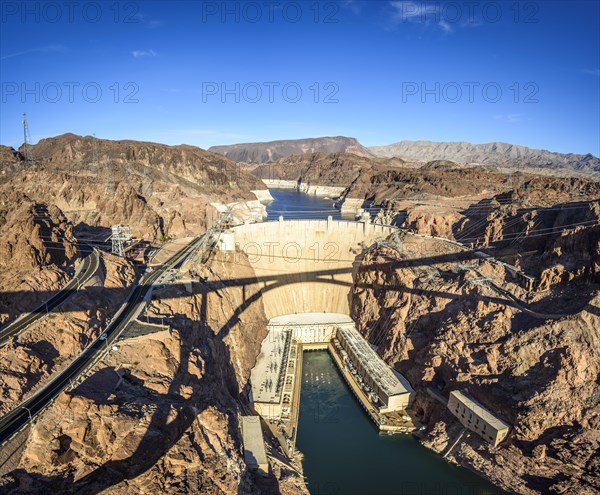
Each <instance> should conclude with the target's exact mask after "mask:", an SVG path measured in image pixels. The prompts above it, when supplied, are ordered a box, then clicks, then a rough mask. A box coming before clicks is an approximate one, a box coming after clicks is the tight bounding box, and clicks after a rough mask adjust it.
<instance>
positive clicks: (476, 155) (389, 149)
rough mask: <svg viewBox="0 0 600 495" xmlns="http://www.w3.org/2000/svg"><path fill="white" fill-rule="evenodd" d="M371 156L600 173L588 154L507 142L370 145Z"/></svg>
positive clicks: (596, 161)
mask: <svg viewBox="0 0 600 495" xmlns="http://www.w3.org/2000/svg"><path fill="white" fill-rule="evenodd" d="M368 149H369V151H371V152H372V153H373V154H374V155H376V156H380V157H385V158H391V157H398V158H402V159H404V160H423V161H432V160H452V161H454V162H457V163H485V164H496V165H511V166H515V165H516V166H518V165H532V166H537V167H544V168H565V167H566V168H572V169H574V170H580V171H595V172H600V159H599V158H597V157H595V156H594V155H592V154H589V153H588V154H587V155H578V154H574V153H555V152H552V151H547V150H536V149H532V148H528V147H526V146H519V145H515V144H509V143H499V142H494V143H486V144H472V143H466V142H434V141H400V142H398V143H394V144H390V145H387V146H370V147H369V148H368Z"/></svg>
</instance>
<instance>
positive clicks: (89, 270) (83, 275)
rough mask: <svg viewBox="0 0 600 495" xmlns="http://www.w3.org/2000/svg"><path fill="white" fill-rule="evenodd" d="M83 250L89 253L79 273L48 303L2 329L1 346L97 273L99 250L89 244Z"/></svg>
mask: <svg viewBox="0 0 600 495" xmlns="http://www.w3.org/2000/svg"><path fill="white" fill-rule="evenodd" d="M81 252H82V254H83V253H87V254H86V255H85V257H84V258H83V264H82V266H81V269H80V270H79V273H78V274H77V275H76V276H75V277H73V278H72V279H71V280H70V281H69V283H68V284H67V285H66V286H65V287H63V288H62V289H61V290H60V292H58V293H57V294H56V295H55V296H53V297H52V298H50V299H49V300H48V301H47V302H46V303H44V304H42V305H41V306H39V307H38V308H36V309H34V310H33V311H32V312H31V313H29V314H28V315H27V316H25V317H23V318H20V319H18V320H15V321H13V322H11V323H9V324H8V325H6V326H5V327H3V328H2V329H0V347H2V346H3V345H5V344H7V343H8V342H9V340H10V339H12V338H13V337H16V336H18V335H19V334H20V333H21V332H23V331H24V330H25V329H26V328H27V327H28V326H29V325H31V324H32V323H35V322H36V321H38V320H40V319H42V318H43V317H45V316H46V315H47V314H48V313H49V312H50V311H52V310H53V309H54V308H56V307H57V306H58V305H59V304H61V303H62V302H63V301H65V300H66V299H68V298H69V297H70V296H71V295H72V294H73V293H74V292H75V290H77V288H78V287H80V286H81V285H83V284H85V283H86V282H87V281H88V280H89V279H90V278H91V277H92V276H93V275H94V274H95V273H96V270H98V267H99V266H100V255H99V254H98V251H97V250H96V249H92V248H90V247H89V246H81Z"/></svg>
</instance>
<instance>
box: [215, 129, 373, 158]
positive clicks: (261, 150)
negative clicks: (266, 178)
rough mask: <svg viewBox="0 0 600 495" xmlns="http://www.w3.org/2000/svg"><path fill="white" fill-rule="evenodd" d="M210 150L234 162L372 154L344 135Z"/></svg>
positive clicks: (239, 145) (219, 147) (236, 145)
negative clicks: (306, 155) (316, 154)
mask: <svg viewBox="0 0 600 495" xmlns="http://www.w3.org/2000/svg"><path fill="white" fill-rule="evenodd" d="M208 151H213V152H214V153H219V154H221V155H224V156H226V157H227V158H229V159H230V160H233V161H234V162H243V163H267V162H274V161H276V160H279V159H281V158H285V157H287V156H290V155H298V154H302V153H316V152H321V153H352V154H355V155H359V156H372V155H371V153H370V152H369V150H367V149H366V148H365V147H364V146H362V145H361V144H360V143H359V142H358V141H357V140H356V139H354V138H349V137H343V136H337V137H320V138H312V139H293V140H287V141H270V142H267V143H242V144H232V145H228V146H212V147H210V148H209V149H208Z"/></svg>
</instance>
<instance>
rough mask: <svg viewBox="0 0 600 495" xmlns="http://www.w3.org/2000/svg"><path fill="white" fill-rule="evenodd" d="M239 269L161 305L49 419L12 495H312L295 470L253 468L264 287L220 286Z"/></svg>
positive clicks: (242, 271) (31, 444)
mask: <svg viewBox="0 0 600 495" xmlns="http://www.w3.org/2000/svg"><path fill="white" fill-rule="evenodd" d="M230 261H231V260H229V259H228V258H226V257H217V259H215V260H214V262H213V267H214V268H215V270H218V272H219V275H216V272H215V270H213V269H210V270H209V269H206V271H205V273H204V274H203V278H205V281H204V282H202V283H197V282H194V283H193V285H192V286H187V287H186V284H176V285H173V286H168V287H167V288H165V289H162V290H160V291H158V292H156V293H155V294H154V297H153V299H154V301H153V303H152V305H151V308H150V310H149V312H148V313H149V317H148V319H149V323H147V324H143V323H140V324H138V325H137V332H136V335H131V336H127V334H126V335H125V339H124V340H122V341H121V342H120V343H119V344H118V350H116V351H111V353H110V355H109V356H108V357H107V358H105V359H104V360H102V361H101V362H100V363H99V364H98V365H97V366H96V367H95V368H94V369H93V371H92V373H91V376H89V377H88V378H87V379H86V380H85V381H83V383H82V384H81V385H79V386H78V387H76V388H75V389H74V390H72V391H68V392H65V393H63V394H61V396H60V397H59V399H58V400H57V402H56V403H55V404H54V405H52V406H51V407H50V408H49V409H48V410H46V411H45V412H44V413H43V414H42V416H41V418H40V419H39V421H38V422H37V423H36V425H35V427H34V428H33V429H32V431H31V433H30V435H29V439H28V440H27V444H26V448H25V451H24V454H23V455H22V457H21V462H20V465H19V467H18V468H17V469H16V470H14V471H12V472H11V473H10V474H9V475H7V476H6V477H5V478H3V480H2V481H1V482H0V483H2V484H0V486H1V487H2V488H1V489H2V491H3V493H9V494H11V493H40V492H41V491H42V492H43V491H52V493H73V491H76V492H77V493H81V494H84V493H99V492H102V493H115V494H125V493H157V492H161V493H194V494H195V493H198V494H210V495H217V494H242V493H282V494H307V491H306V489H305V488H304V485H303V480H302V478H301V476H299V474H298V472H297V469H298V466H292V465H289V466H287V467H286V465H285V464H281V463H273V462H272V465H273V469H272V472H271V474H270V476H269V477H268V478H266V479H261V478H260V477H256V476H254V475H252V474H250V473H249V472H247V471H246V468H245V464H244V461H243V450H242V446H241V434H240V426H239V423H238V421H239V415H240V414H241V413H243V412H244V410H245V409H246V407H247V399H246V398H245V395H244V394H243V387H244V384H245V383H247V380H248V377H249V373H250V369H251V368H252V366H253V365H254V359H255V357H256V355H258V353H259V350H260V344H261V341H262V339H263V338H264V336H265V335H266V326H265V325H266V319H265V316H264V311H263V309H262V302H261V300H260V298H257V297H256V294H257V291H258V290H259V287H258V285H257V284H249V285H246V286H245V287H225V286H224V284H222V283H221V282H220V277H225V278H235V277H253V271H252V269H251V268H250V266H249V265H248V264H246V263H244V262H241V263H237V262H236V264H232V263H230ZM187 288H191V289H192V292H188V290H187ZM163 324H164V325H165V326H161V325H163ZM65 418H68V421H65ZM49 446H50V448H49ZM269 450H270V451H271V455H274V456H276V457H277V456H278V454H277V451H276V448H275V447H274V446H273V445H270V447H269Z"/></svg>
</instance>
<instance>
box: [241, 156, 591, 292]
mask: <svg viewBox="0 0 600 495" xmlns="http://www.w3.org/2000/svg"><path fill="white" fill-rule="evenodd" d="M253 173H254V174H255V175H257V176H258V177H261V178H270V179H271V178H272V179H284V180H289V181H298V182H299V183H303V184H310V185H326V186H340V187H345V190H344V192H343V193H342V195H341V198H340V200H339V203H340V204H341V206H342V208H344V203H348V204H351V205H354V204H358V205H362V206H363V207H368V208H370V209H371V211H373V213H375V212H376V215H375V216H374V221H376V222H383V223H390V224H396V225H402V226H404V227H406V228H408V229H409V230H410V231H412V232H415V233H418V234H424V235H434V236H440V237H444V238H448V239H456V240H460V241H461V242H463V243H465V244H467V245H473V246H475V247H477V248H479V249H481V248H489V249H494V250H496V251H494V252H495V253H496V252H497V253H498V257H499V258H500V259H502V260H504V261H506V262H509V263H511V264H516V265H517V266H520V267H521V268H523V269H524V270H525V271H526V272H527V273H528V274H531V275H532V276H535V277H538V278H539V288H540V289H541V290H547V289H548V288H550V287H551V286H553V285H556V284H559V283H564V282H568V281H570V280H573V279H574V278H578V277H582V276H591V275H593V274H597V273H598V269H597V267H596V265H597V264H598V250H599V249H600V248H599V246H598V230H597V229H598V227H597V225H598V223H599V222H600V216H599V215H598V212H599V210H598V207H599V200H600V181H599V180H595V179H590V178H582V177H553V176H545V175H537V174H535V173H534V172H533V171H532V170H530V169H529V170H527V171H526V172H522V171H516V172H512V173H506V172H504V171H501V170H498V169H496V168H493V167H485V166H480V167H463V166H460V165H459V164H457V163H454V162H451V161H447V160H436V161H432V162H429V163H426V164H418V163H410V162H404V161H403V160H399V159H381V158H379V159H372V158H368V157H358V156H354V155H350V154H343V153H341V154H325V153H314V154H304V155H294V156H290V157H287V158H283V159H281V160H278V161H277V162H274V163H270V164H265V165H262V166H260V167H258V168H256V169H255V170H254V171H253Z"/></svg>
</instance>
